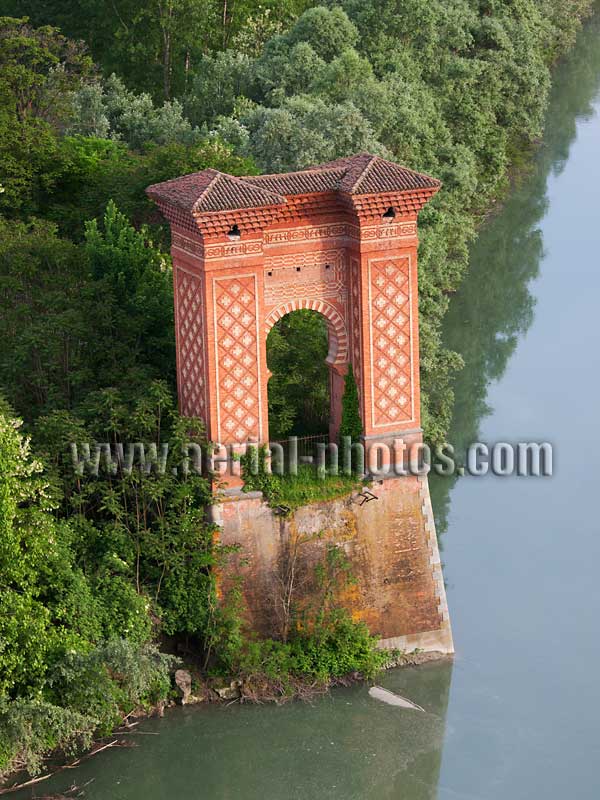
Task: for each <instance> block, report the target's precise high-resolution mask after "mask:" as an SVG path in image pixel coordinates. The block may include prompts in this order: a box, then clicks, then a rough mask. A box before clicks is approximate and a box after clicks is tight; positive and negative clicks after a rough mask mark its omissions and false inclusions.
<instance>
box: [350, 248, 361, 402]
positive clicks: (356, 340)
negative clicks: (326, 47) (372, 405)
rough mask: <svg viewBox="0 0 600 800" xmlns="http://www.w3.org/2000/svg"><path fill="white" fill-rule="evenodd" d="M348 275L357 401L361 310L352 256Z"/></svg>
mask: <svg viewBox="0 0 600 800" xmlns="http://www.w3.org/2000/svg"><path fill="white" fill-rule="evenodd" d="M350 275H351V282H352V290H351V291H352V293H351V300H350V308H351V312H350V314H351V320H352V368H353V371H354V376H355V378H356V379H357V387H356V388H357V390H358V396H359V401H360V400H361V399H362V380H361V377H362V366H361V365H362V357H361V348H362V342H361V322H362V310H361V302H360V265H359V263H358V260H357V259H355V258H353V259H352V261H351V267H350Z"/></svg>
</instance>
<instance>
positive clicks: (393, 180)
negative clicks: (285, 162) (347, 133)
mask: <svg viewBox="0 0 600 800" xmlns="http://www.w3.org/2000/svg"><path fill="white" fill-rule="evenodd" d="M320 168H321V169H340V168H341V169H343V170H344V177H343V178H342V180H341V181H340V185H339V187H338V190H339V191H341V192H346V193H347V194H382V193H385V192H404V191H410V190H411V189H433V188H436V189H439V187H440V186H441V183H440V181H438V180H436V179H435V178H430V177H429V175H424V174H423V173H421V172H415V171H414V170H412V169H408V167H402V166H401V165H400V164H396V163H394V162H393V161H386V159H385V158H381V157H380V156H373V155H371V154H370V153H358V154H357V155H355V156H349V157H348V158H338V159H337V160H336V161H330V162H329V163H327V164H321V167H320Z"/></svg>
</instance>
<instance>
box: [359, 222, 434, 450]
mask: <svg viewBox="0 0 600 800" xmlns="http://www.w3.org/2000/svg"><path fill="white" fill-rule="evenodd" d="M357 210H358V217H359V225H358V239H357V241H356V244H355V246H354V248H353V249H352V251H351V253H350V274H351V304H352V312H351V320H352V334H351V340H352V346H351V353H352V363H353V368H354V372H355V375H356V380H357V384H358V389H359V398H360V411H361V417H362V420H363V431H364V441H365V447H366V449H367V451H368V450H369V449H370V448H371V447H372V446H375V445H376V444H381V445H384V447H382V448H380V450H381V453H382V456H383V455H384V453H385V447H388V448H389V449H390V450H392V445H393V442H394V440H396V439H402V440H404V441H405V442H407V443H409V444H410V443H412V442H414V441H420V440H421V410H420V384H419V304H418V280H417V246H418V241H417V224H416V215H412V216H408V215H407V216H399V215H398V214H397V215H396V216H395V217H394V218H393V219H389V220H386V219H384V218H383V216H382V214H381V213H378V214H376V215H374V214H373V213H365V212H364V211H363V210H362V209H361V208H360V206H359V207H358V209H357ZM369 211H371V209H369ZM380 457H381V456H380Z"/></svg>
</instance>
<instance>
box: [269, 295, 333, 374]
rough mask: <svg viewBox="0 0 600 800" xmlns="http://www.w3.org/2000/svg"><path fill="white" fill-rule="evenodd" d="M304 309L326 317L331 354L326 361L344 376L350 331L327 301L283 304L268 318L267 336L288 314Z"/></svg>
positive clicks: (305, 299) (293, 301)
mask: <svg viewBox="0 0 600 800" xmlns="http://www.w3.org/2000/svg"><path fill="white" fill-rule="evenodd" d="M302 309H306V310H307V311H316V312H318V313H319V314H321V315H322V316H323V317H325V321H326V323H327V331H328V333H329V352H328V353H327V358H326V359H325V361H326V362H327V364H328V365H329V366H330V367H335V368H336V369H337V370H338V371H341V373H342V374H344V372H345V370H346V366H347V364H348V330H347V328H346V322H345V320H344V318H343V317H342V316H341V314H340V313H339V312H338V311H337V310H336V308H335V307H334V306H333V305H331V304H330V303H328V302H327V301H326V300H310V299H308V298H301V299H299V300H292V301H291V302H289V303H283V304H282V305H281V306H279V307H278V308H276V309H275V310H274V311H271V313H270V314H269V316H268V317H267V319H266V323H265V334H266V335H267V336H268V335H269V331H270V330H271V328H272V327H273V325H275V323H276V322H279V320H280V319H282V318H283V317H285V316H286V314H291V313H293V312H294V311H300V310H302Z"/></svg>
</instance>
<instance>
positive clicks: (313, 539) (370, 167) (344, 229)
mask: <svg viewBox="0 0 600 800" xmlns="http://www.w3.org/2000/svg"><path fill="white" fill-rule="evenodd" d="M439 187H440V184H439V182H438V181H436V180H434V179H433V178H430V177H428V176H427V175H421V174H419V173H417V172H413V171H412V170H409V169H406V168H405V167H401V166H399V165H397V164H394V163H391V162H389V161H385V160H384V159H382V158H379V157H378V156H373V155H370V154H368V153H361V154H359V155H356V156H351V157H349V158H341V159H338V160H337V161H332V162H330V163H327V164H321V165H319V166H317V167H312V168H310V169H306V170H300V171H298V172H291V173H286V174H279V175H261V176H250V177H246V178H237V177H232V176H231V175H225V174H223V173H220V172H217V171H215V170H212V169H206V170H204V171H202V172H198V173H195V174H192V175H184V176H183V177H181V178H175V179H174V180H170V181H166V182H164V183H159V184H156V185H154V186H150V187H149V188H148V189H147V192H148V195H149V196H150V197H151V198H152V199H153V200H155V202H156V203H157V204H158V206H159V208H160V209H161V211H162V213H163V214H164V216H165V217H166V218H167V220H168V221H169V223H170V225H171V233H172V248H171V252H172V256H173V273H174V286H175V325H176V334H177V376H178V389H179V405H180V410H181V412H182V414H184V415H186V416H198V417H201V418H202V419H203V420H204V422H205V424H206V428H207V434H208V437H209V439H210V440H211V441H213V442H219V443H221V444H222V445H233V446H234V447H239V448H240V449H243V446H244V445H245V444H246V443H247V442H259V443H267V442H268V441H269V421H268V381H269V371H268V367H267V359H266V340H267V335H268V333H269V330H270V329H271V328H272V326H273V325H274V324H275V323H276V322H277V320H279V319H281V317H283V316H284V315H285V314H288V313H290V312H292V311H295V310H297V309H302V308H306V309H313V310H315V311H317V312H319V313H320V314H322V315H323V317H324V318H325V320H326V323H327V327H328V332H329V353H328V356H327V359H326V360H327V363H328V365H329V370H330V397H331V414H330V434H331V437H336V435H337V432H338V429H339V425H340V418H341V400H342V394H343V384H344V375H345V374H346V371H347V369H348V364H349V363H351V364H352V366H353V370H354V374H355V376H356V381H357V385H358V391H359V403H360V414H361V418H362V422H363V430H364V440H365V443H366V445H367V448H366V449H367V451H371V452H373V450H374V449H376V448H377V446H378V444H384V445H388V446H389V444H390V442H392V441H394V440H396V439H401V440H402V441H403V442H404V443H405V444H410V443H412V442H415V441H416V442H420V441H421V428H420V408H419V406H420V402H419V326H418V288H417V286H418V284H417V244H418V242H417V215H418V213H419V211H420V210H421V208H422V207H423V206H424V205H425V203H426V202H427V201H428V200H429V199H430V198H431V197H432V196H433V195H434V194H435V193H436V192H437V191H438V189H439ZM382 449H385V448H382ZM388 457H389V456H388ZM388 463H389V462H388ZM228 486H229V489H228V490H227V491H226V492H220V493H219V494H218V498H219V499H218V502H217V503H216V504H215V505H213V506H211V514H212V518H213V519H214V521H215V522H217V523H218V524H219V525H220V526H221V534H220V535H221V540H222V541H223V543H224V544H239V545H241V551H240V552H241V555H240V556H239V558H238V557H237V556H233V558H234V560H235V559H236V558H238V560H237V562H235V563H233V564H232V565H231V568H232V569H233V570H234V571H235V572H236V573H237V574H238V575H240V576H242V578H243V586H244V589H243V597H244V601H245V607H246V612H247V617H246V618H247V623H248V625H249V627H251V628H252V629H254V630H256V631H258V632H260V633H263V634H265V635H277V633H278V630H279V621H278V617H277V614H278V611H277V609H278V608H281V603H280V602H279V601H278V599H277V598H278V592H279V591H280V589H281V586H282V585H283V584H282V579H281V575H282V570H283V569H284V565H285V563H286V559H287V558H289V552H290V547H291V546H292V544H291V543H293V541H294V540H295V537H297V536H301V537H302V540H303V541H304V542H305V544H304V545H303V547H302V552H301V558H300V563H299V564H298V570H299V572H302V573H303V574H305V575H306V576H308V575H310V574H311V572H312V571H313V570H314V568H315V565H316V564H317V563H319V561H320V559H322V558H323V552H324V548H325V547H326V546H327V542H335V543H337V544H339V546H341V547H343V548H344V550H345V552H346V553H347V555H348V557H349V558H350V561H351V564H352V567H353V571H354V572H355V574H356V575H357V577H358V587H357V589H356V591H355V593H354V594H353V595H352V596H348V597H346V598H345V600H344V603H345V605H346V606H347V607H348V609H349V610H350V612H351V613H352V615H353V617H354V618H355V619H362V620H364V621H365V622H366V623H367V624H368V626H369V628H370V630H371V631H372V633H375V634H377V635H379V637H380V639H381V641H382V643H383V644H384V645H385V646H391V647H398V648H400V649H404V650H411V649H413V648H420V649H424V650H434V651H438V652H442V653H451V652H452V651H453V644H452V633H451V629H450V621H449V617H448V607H447V604H446V595H445V589H444V582H443V578H442V572H441V564H440V559H439V552H438V546H437V539H436V534H435V525H434V521H433V515H432V512H431V503H430V500H429V488H428V483H427V478H426V476H424V475H420V476H416V475H406V476H400V477H399V476H395V475H392V476H389V479H388V478H386V479H385V480H384V479H381V480H379V479H373V480H372V482H371V489H372V493H371V497H372V498H374V499H377V500H378V502H367V503H366V504H365V503H364V498H363V497H362V495H360V494H358V495H356V493H354V494H353V495H352V496H348V497H345V498H341V499H338V500H335V501H332V502H321V503H314V504H312V505H309V506H304V507H302V508H300V509H297V511H296V512H295V515H294V516H293V517H291V518H286V519H282V518H281V517H279V516H277V515H276V514H275V513H274V511H273V509H271V508H269V507H268V505H267V504H266V503H265V502H264V500H263V498H262V495H261V494H260V493H249V494H244V493H241V492H239V486H238V489H236V488H235V481H234V482H233V485H232V483H230V482H228ZM309 585H310V581H307V582H303V586H304V587H308V586H309ZM303 591H305V592H309V591H310V589H306V588H305V589H304V590H303ZM301 599H302V598H300V600H301Z"/></svg>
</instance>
